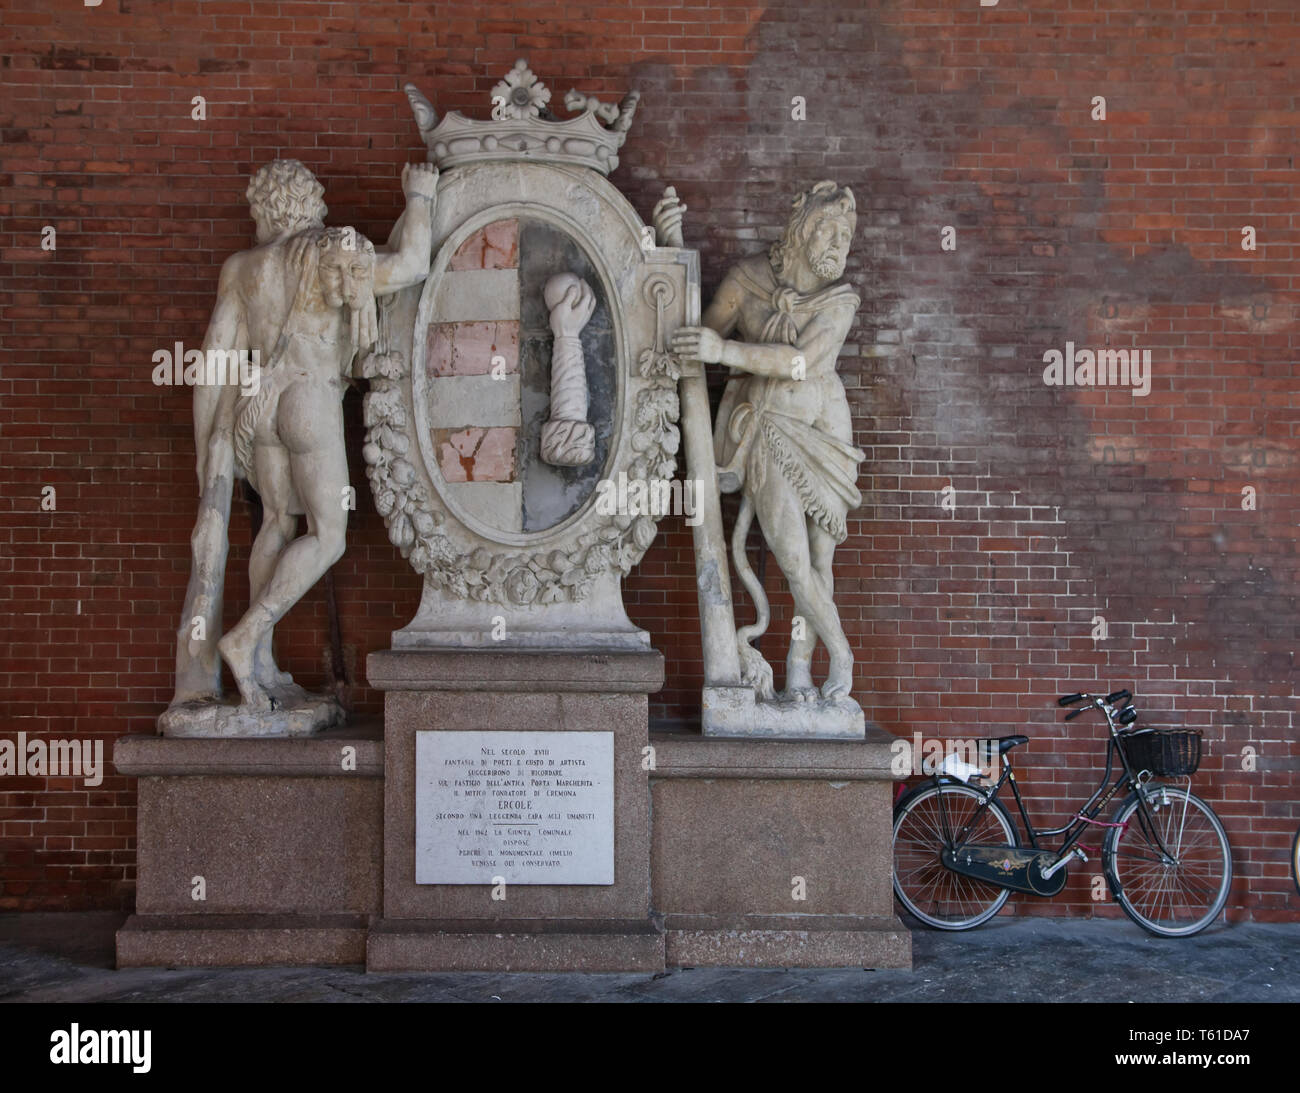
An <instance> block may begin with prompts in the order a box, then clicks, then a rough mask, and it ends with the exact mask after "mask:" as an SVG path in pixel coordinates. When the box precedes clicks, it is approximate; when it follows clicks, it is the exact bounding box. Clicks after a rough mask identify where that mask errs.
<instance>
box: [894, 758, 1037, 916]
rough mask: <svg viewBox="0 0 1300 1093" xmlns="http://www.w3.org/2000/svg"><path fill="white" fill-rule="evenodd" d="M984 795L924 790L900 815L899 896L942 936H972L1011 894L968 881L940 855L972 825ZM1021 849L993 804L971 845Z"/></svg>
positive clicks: (906, 801)
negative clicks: (962, 932) (952, 933)
mask: <svg viewBox="0 0 1300 1093" xmlns="http://www.w3.org/2000/svg"><path fill="white" fill-rule="evenodd" d="M983 803H984V794H983V793H981V792H979V790H977V789H974V788H972V787H970V786H959V785H949V784H947V783H943V784H940V785H928V786H922V787H921V788H920V789H918V790H914V791H913V792H912V793H911V794H910V795H908V796H907V797H904V798H903V799H902V800H901V801H900V802H899V803H898V807H897V808H896V809H895V810H894V894H895V895H897V896H898V899H899V902H900V903H902V905H903V906H904V907H906V908H907V909H908V910H909V911H910V912H911V913H912V914H914V915H915V916H916V917H917V918H919V919H920V920H921V921H922V922H924V923H925V924H926V925H927V926H933V927H934V928H935V929H937V930H969V929H971V928H972V927H975V926H978V925H979V924H980V923H981V922H987V921H988V920H989V919H991V918H992V917H993V916H994V915H996V914H997V913H998V912H999V911H1000V910H1002V905H1003V904H1004V903H1006V902H1007V897H1008V896H1009V895H1010V892H1008V891H1007V890H1006V889H1005V888H998V887H996V886H995V885H992V884H984V883H982V882H981V881H977V880H974V879H972V878H971V877H964V876H962V875H961V874H960V873H954V872H953V871H952V870H951V869H949V868H948V867H947V866H946V865H944V864H943V862H942V860H941V859H940V857H939V855H940V853H941V852H942V851H943V849H944V847H945V846H948V847H950V846H951V845H952V843H951V840H952V836H953V834H955V833H956V832H958V831H960V830H961V829H962V828H964V827H965V826H966V824H968V823H969V822H970V821H971V818H972V817H973V816H974V815H975V810H976V809H977V808H979V806H980V805H981V804H983ZM966 841H967V842H969V843H995V844H997V845H999V846H1019V845H1020V839H1019V838H1018V837H1017V835H1016V827H1015V824H1013V823H1012V822H1011V817H1010V816H1009V815H1008V814H1007V810H1006V809H1005V808H1003V807H1002V804H1001V802H1000V801H996V800H995V801H993V802H992V804H991V805H990V806H989V808H988V809H987V810H985V812H984V815H983V816H981V817H980V820H979V823H978V824H976V825H975V827H974V829H972V831H971V832H970V835H969V836H968V837H967V839H966Z"/></svg>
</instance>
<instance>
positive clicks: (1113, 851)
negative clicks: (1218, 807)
mask: <svg viewBox="0 0 1300 1093" xmlns="http://www.w3.org/2000/svg"><path fill="white" fill-rule="evenodd" d="M1144 793H1145V795H1146V799H1147V806H1148V808H1149V809H1150V812H1151V815H1150V823H1151V825H1152V826H1151V827H1148V825H1147V820H1146V818H1145V817H1144V816H1143V815H1142V813H1141V811H1140V802H1139V800H1138V795H1137V794H1136V793H1134V794H1132V795H1131V796H1129V797H1128V798H1127V799H1126V800H1125V801H1124V803H1123V804H1121V805H1120V806H1119V811H1118V812H1116V813H1115V822H1116V823H1117V824H1122V825H1125V826H1122V827H1116V828H1112V829H1111V831H1110V833H1109V835H1107V837H1106V849H1105V853H1104V855H1103V859H1102V865H1103V868H1104V869H1105V872H1106V879H1107V881H1108V882H1109V883H1110V888H1111V891H1112V892H1113V893H1114V894H1115V899H1116V901H1117V902H1118V903H1119V905H1120V907H1122V908H1123V909H1124V913H1125V914H1126V915H1128V917H1129V918H1131V919H1132V920H1133V921H1134V922H1136V923H1137V924H1138V925H1139V926H1141V927H1142V928H1143V929H1146V930H1150V931H1151V932H1152V933H1153V934H1159V935H1160V936H1161V937H1190V936H1191V935H1192V934H1197V933H1200V932H1201V931H1202V930H1204V929H1205V927H1207V926H1208V925H1209V924H1210V923H1211V922H1213V921H1214V920H1215V918H1216V917H1218V915H1219V912H1220V911H1222V910H1223V907H1224V905H1225V904H1226V903H1227V902H1228V889H1229V887H1230V886H1231V885H1232V850H1231V848H1230V847H1229V846H1228V835H1227V832H1225V831H1224V829H1223V823H1222V822H1221V821H1220V820H1219V817H1218V816H1216V815H1215V814H1214V809H1212V808H1211V807H1210V806H1209V805H1207V804H1206V803H1205V802H1204V801H1202V800H1201V799H1200V798H1199V797H1196V796H1194V795H1193V794H1191V793H1189V792H1187V790H1185V789H1179V788H1177V787H1176V786H1165V785H1157V786H1148V787H1146V789H1145V790H1144ZM1157 835H1158V836H1159V838H1160V841H1161V842H1163V843H1164V846H1165V848H1166V849H1167V850H1168V852H1169V853H1168V855H1166V854H1164V853H1163V852H1162V851H1161V849H1160V845H1159V843H1158V842H1157V841H1156V838H1155V836H1157Z"/></svg>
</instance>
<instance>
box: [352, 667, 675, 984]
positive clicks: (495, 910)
mask: <svg viewBox="0 0 1300 1093" xmlns="http://www.w3.org/2000/svg"><path fill="white" fill-rule="evenodd" d="M367 676H368V678H369V681H370V685H371V686H372V687H375V688H377V689H379V690H382V691H383V692H384V722H385V741H384V744H385V767H386V774H385V788H384V891H383V917H382V919H381V920H380V921H379V922H377V923H376V924H375V926H374V928H373V929H372V930H371V933H370V938H369V942H368V945H367V949H366V966H367V967H368V968H369V969H371V970H372V971H411V970H428V971H434V970H442V971H447V970H458V971H469V970H478V971H559V970H572V971H653V970H659V969H661V968H663V966H664V938H663V934H662V932H661V931H660V930H659V929H658V928H657V924H656V923H655V922H654V920H653V919H652V917H651V914H650V821H649V803H650V798H649V783H648V779H647V777H646V771H645V769H644V767H643V765H642V763H643V759H644V749H645V747H646V744H647V736H648V721H647V719H648V702H647V697H646V696H647V695H648V694H650V693H651V692H654V691H657V690H658V689H659V688H660V687H661V686H662V684H663V657H662V656H661V655H660V654H659V653H657V652H650V651H646V652H537V651H532V650H526V649H516V650H499V651H498V650H414V649H401V650H389V651H385V652H380V653H374V654H371V656H370V658H369V661H368V664H367ZM421 730H431V731H435V732H457V731H466V732H492V731H500V732H509V733H519V732H524V733H527V732H547V733H554V732H612V733H613V780H614V794H613V798H614V800H613V818H612V822H613V825H614V831H613V836H614V870H613V881H614V883H613V884H510V885H507V886H505V888H504V891H502V890H499V889H498V890H495V891H494V888H495V886H494V885H491V884H486V883H484V884H451V883H427V884H420V883H417V881H416V764H415V759H416V734H417V733H418V732H419V731H421Z"/></svg>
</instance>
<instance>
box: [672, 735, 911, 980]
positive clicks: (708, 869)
mask: <svg viewBox="0 0 1300 1093" xmlns="http://www.w3.org/2000/svg"><path fill="white" fill-rule="evenodd" d="M893 739H894V738H893V737H892V736H890V735H889V734H888V733H886V732H884V731H883V730H881V729H879V728H877V727H876V726H874V725H873V726H869V727H868V728H867V730H866V739H865V740H861V741H853V742H849V741H820V740H816V741H814V740H810V741H777V740H730V739H718V738H711V737H705V736H701V735H698V734H696V733H690V732H674V733H667V732H665V733H659V732H656V733H654V734H653V735H652V736H651V738H650V743H651V745H652V746H653V748H654V758H655V766H654V770H653V772H652V774H651V778H650V792H651V814H652V816H653V834H652V850H651V875H652V877H653V889H652V894H651V895H652V904H653V906H654V909H655V911H656V912H657V913H659V914H661V915H662V916H663V924H664V928H665V930H666V960H667V963H668V964H669V965H674V966H678V965H681V966H697V965H741V966H745V967H842V966H854V965H856V966H859V967H866V968H910V967H911V966H912V944H911V935H910V933H909V932H908V931H907V929H906V928H905V927H904V926H903V925H902V923H901V922H899V920H898V918H897V917H896V916H895V914H894V900H893V891H892V880H891V878H892V871H893V838H892V830H893V825H892V821H891V813H892V802H893V776H892V775H891V773H890V769H889V764H890V742H891V741H892V740H893Z"/></svg>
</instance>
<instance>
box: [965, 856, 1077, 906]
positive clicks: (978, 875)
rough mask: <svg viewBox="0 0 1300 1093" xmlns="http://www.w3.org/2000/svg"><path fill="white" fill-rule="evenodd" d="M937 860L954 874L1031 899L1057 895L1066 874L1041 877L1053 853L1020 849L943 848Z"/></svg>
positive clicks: (1063, 885)
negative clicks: (1024, 894) (1021, 894)
mask: <svg viewBox="0 0 1300 1093" xmlns="http://www.w3.org/2000/svg"><path fill="white" fill-rule="evenodd" d="M940 859H941V860H942V861H943V864H944V865H945V866H947V868H949V869H951V870H952V871H953V872H954V873H960V874H961V875H962V876H964V877H970V878H971V879H973V880H979V881H983V882H984V883H985V884H992V885H996V886H997V887H998V888H1009V889H1011V891H1013V892H1024V893H1026V894H1028V895H1031V896H1044V897H1046V896H1054V895H1056V894H1057V893H1058V892H1060V891H1061V889H1062V888H1064V887H1065V882H1066V880H1067V873H1068V872H1069V870H1068V868H1063V869H1060V870H1058V871H1057V872H1055V873H1053V874H1052V875H1051V876H1050V877H1044V876H1043V871H1044V870H1045V869H1047V868H1049V867H1050V866H1051V865H1052V863H1053V861H1054V859H1055V854H1054V853H1053V852H1052V851H1050V850H1025V849H1024V848H1023V847H1019V846H989V845H984V846H963V847H962V848H961V849H960V850H958V851H957V852H956V853H954V852H953V851H952V850H951V849H949V848H948V847H944V849H943V852H942V854H941V855H940Z"/></svg>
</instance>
